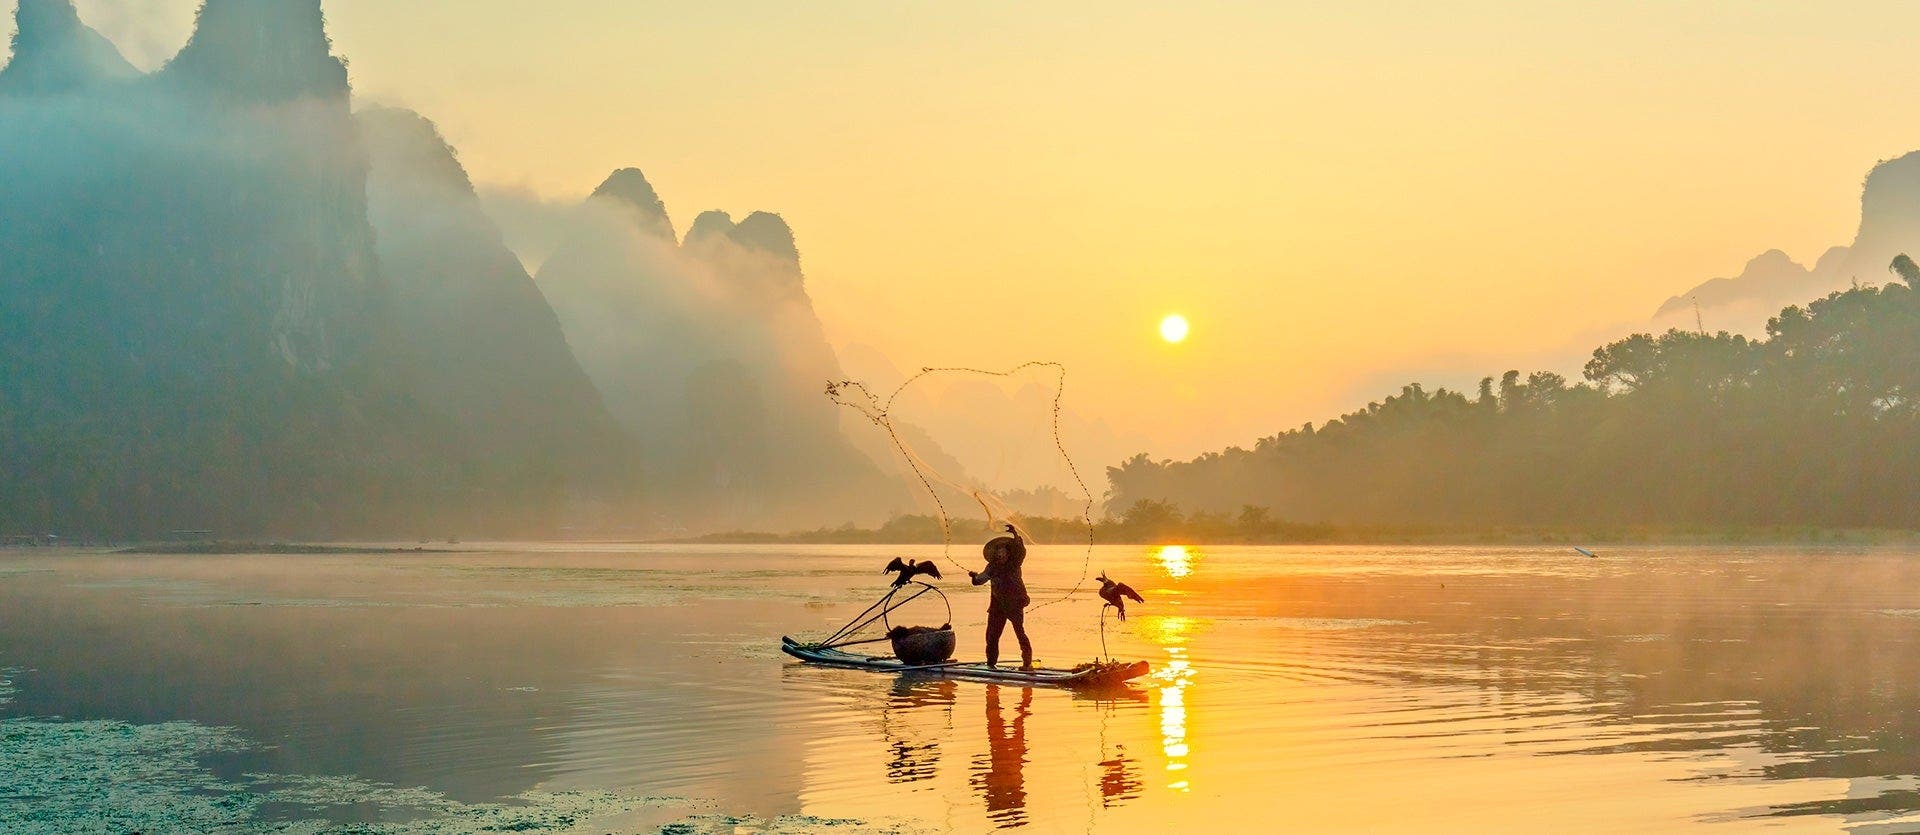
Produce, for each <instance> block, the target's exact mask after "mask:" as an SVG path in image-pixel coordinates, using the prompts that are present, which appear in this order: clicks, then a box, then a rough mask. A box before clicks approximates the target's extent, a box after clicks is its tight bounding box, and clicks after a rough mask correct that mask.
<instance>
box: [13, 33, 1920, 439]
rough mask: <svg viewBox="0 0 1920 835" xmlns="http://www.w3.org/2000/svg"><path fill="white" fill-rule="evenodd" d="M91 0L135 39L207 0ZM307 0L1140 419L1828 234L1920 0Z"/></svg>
mask: <svg viewBox="0 0 1920 835" xmlns="http://www.w3.org/2000/svg"><path fill="white" fill-rule="evenodd" d="M80 5H81V9H82V13H83V15H84V16H86V17H87V18H88V19H89V20H90V21H92V22H96V23H99V24H101V25H102V27H103V28H105V29H106V30H107V31H108V34H109V35H111V36H113V37H114V38H115V39H116V41H118V42H119V43H121V44H122V46H123V48H125V49H126V50H127V51H128V52H129V53H130V57H133V58H134V59H135V60H136V61H137V62H140V63H143V64H145V65H148V66H152V65H154V64H156V63H158V62H159V61H160V60H164V58H165V56H166V55H167V54H169V53H170V51H171V50H172V49H173V48H175V47H177V45H178V44H179V43H180V42H182V41H183V40H184V39H185V36H186V32H187V29H188V26H189V23H190V18H191V10H192V6H193V3H192V2H190V0H133V1H131V2H130V1H129V0H81V2H80ZM11 7H12V2H10V0H0V9H5V10H6V11H7V12H8V14H9V15H10V13H11ZM327 8H328V11H329V13H330V15H331V18H332V23H333V34H334V41H335V44H336V46H337V48H338V50H339V52H340V53H341V54H342V55H344V56H346V57H347V58H348V60H349V61H350V64H351V70H352V73H353V78H354V83H355V84H356V87H357V90H358V92H359V93H360V94H361V95H362V96H364V97H368V98H372V99H376V100H380V101H383V102H387V103H394V104H402V105H406V106H411V107H414V108H417V109H419V110H421V111H423V112H425V113H426V114H427V115H429V116H430V117H432V118H434V119H435V120H437V121H438V122H439V123H440V125H441V126H442V128H443V129H444V130H445V132H446V133H447V135H448V136H449V138H450V139H451V140H452V142H453V143H454V144H455V145H456V146H457V147H458V148H459V149H460V151H461V152H462V157H463V159H464V161H465V162H466V164H467V165H468V167H469V168H470V169H471V170H472V171H473V173H474V175H475V177H476V179H478V180H479V181H481V182H483V183H494V184H506V185H524V186H527V187H530V188H532V189H535V190H537V191H539V192H542V193H545V194H549V195H554V196H566V195H580V194H584V193H585V192H586V191H588V190H590V189H591V188H592V187H593V186H594V185H595V184H597V183H598V182H599V181H600V180H601V179H602V178H603V177H604V176H605V175H606V174H607V173H608V172H610V171H611V170H613V169H614V168H616V167H619V166H625V165H637V166H639V167H641V168H643V169H644V170H645V171H646V173H647V175H648V177H649V178H650V179H652V181H653V183H654V184H655V185H656V186H657V187H658V189H659V190H660V192H661V194H662V196H663V197H664V198H665V199H666V201H667V203H668V205H669V207H670V208H671V209H672V210H673V213H674V220H675V222H676V224H677V225H679V226H680V228H681V229H682V231H684V229H685V226H686V224H687V223H688V222H690V221H691V220H692V218H693V216H694V215H695V214H696V213H697V212H698V211H700V210H703V209H708V208H721V209H727V210H729V211H732V212H734V213H735V215H736V216H738V215H740V214H742V213H744V212H747V211H750V210H754V209H766V210H771V211H777V212H780V213H781V214H783V215H784V216H785V217H786V218H787V219H788V220H789V221H790V222H791V223H792V224H793V226H794V227H795V228H796V230H797V232H798V235H799V238H800V244H801V249H802V252H803V255H804V258H805V261H806V267H807V271H808V274H809V277H810V281H811V285H810V286H811V289H812V292H813V295H814V298H815V299H816V300H817V302H818V304H819V307H820V311H821V314H822V316H823V317H824V318H825V320H826V323H827V327H828V330H829V333H830V334H831V336H832V337H833V339H834V340H835V341H836V342H840V343H854V342H858V343H866V344H870V345H873V346H875V347H877V348H879V349H880V350H882V351H883V352H885V353H886V354H888V355H889V356H891V357H892V358H893V359H894V361H895V362H896V363H897V364H899V365H901V366H919V365H923V364H949V363H964V364H971V365H996V364H1011V363H1014V362H1017V361H1020V360H1024V359H1030V358H1052V359H1060V360H1063V361H1065V362H1067V363H1069V364H1070V365H1071V366H1072V368H1073V370H1074V377H1073V379H1072V380H1071V381H1070V383H1071V385H1072V386H1073V387H1074V388H1073V390H1072V391H1071V392H1070V398H1071V400H1072V401H1073V402H1074V403H1075V404H1076V405H1077V406H1078V407H1079V408H1080V410H1081V411H1084V412H1086V413H1088V414H1090V415H1097V416H1102V417H1105V418H1106V419H1108V420H1109V421H1110V422H1111V423H1113V424H1114V425H1116V426H1117V427H1120V428H1122V429H1124V430H1137V431H1140V432H1142V433H1144V434H1146V435H1147V436H1149V437H1152V438H1155V439H1156V440H1157V442H1158V443H1157V448H1156V449H1154V450H1152V452H1154V453H1155V454H1156V455H1187V454H1191V453H1194V452H1197V451H1200V450H1201V449H1203V448H1207V447H1217V446H1221V445H1224V444H1227V443H1250V442H1251V441H1252V440H1253V439H1254V438H1256V437H1257V436H1259V435H1263V434H1270V433H1271V432H1273V431H1275V430H1278V429H1280V428H1283V427H1290V426H1296V425H1298V424H1300V423H1301V422H1303V421H1306V420H1309V419H1312V420H1316V421H1318V420H1322V419H1325V418H1327V417H1330V416H1332V415H1333V414H1334V413H1336V412H1337V411H1339V410H1341V409H1344V408H1349V407H1353V406H1356V405H1359V404H1362V403H1364V402H1365V401H1366V400H1368V399H1373V398H1376V397H1379V396H1382V395H1384V394H1387V393H1389V392H1390V391H1392V390H1394V389H1396V388H1397V386H1398V384H1399V383H1401V382H1405V381H1407V380H1409V379H1414V378H1416V377H1418V378H1427V379H1436V378H1439V377H1440V376H1441V375H1443V374H1444V375H1445V376H1446V377H1447V378H1448V379H1454V378H1457V377H1458V376H1459V372H1460V371H1462V370H1466V371H1474V372H1482V371H1483V372H1485V373H1497V372H1499V371H1500V370H1502V369H1504V368H1507V367H1510V366H1521V367H1529V366H1531V365H1533V364H1536V363H1540V362H1547V361H1556V362H1565V360H1566V358H1567V357H1568V356H1570V352H1571V351H1572V350H1573V349H1576V348H1580V349H1586V348H1591V347H1592V346H1593V344H1595V343H1596V342H1597V341H1598V340H1599V339H1601V338H1602V337H1604V336H1607V335H1611V334H1612V333H1615V332H1617V331H1619V330H1621V329H1624V328H1625V327H1626V326H1627V325H1628V324H1629V323H1635V322H1641V321H1644V320H1645V319H1646V317H1647V316H1648V315H1650V314H1651V312H1652V311H1653V310H1654V309H1655V308H1656V307H1657V306H1658V305H1659V304H1660V303H1661V302H1662V301H1664V300H1665V299H1666V298H1667V297H1668V296H1669V295H1672V294H1673V293H1676V292H1679V291H1681V290H1684V289H1686V288H1687V287H1690V286H1692V285H1694V284H1696V283H1698V282H1699V281H1701V280H1704V279H1706V278H1710V277H1714V276H1721V275H1731V274H1733V273H1735V272H1737V271H1738V270H1739V268H1740V266H1741V265H1742V264H1743V263H1744V262H1745V261H1746V260H1747V259H1748V258H1749V257H1751V256H1753V255H1755V254H1757V253H1759V252H1761V251H1762V250H1765V249H1768V248H1773V247H1778V248H1782V249H1785V250H1787V251H1788V252H1789V253H1790V254H1792V255H1793V256H1794V257H1796V258H1798V259H1801V260H1803V261H1811V259H1813V258H1814V257H1816V256H1817V255H1818V254H1819V252H1820V251H1821V250H1823V249H1824V248H1825V247H1827V246H1829V245H1833V244H1841V243H1846V242H1847V240H1848V239H1850V238H1851V236H1852V228H1853V225H1854V223H1855V220H1856V218H1857V212H1858V203H1857V201H1858V190H1859V186H1860V182H1861V179H1862V178H1863V177H1864V175H1865V174H1866V171H1867V169H1868V168H1869V167H1870V166H1871V165H1872V164H1873V163H1874V162H1875V161H1877V160H1880V159H1883V158H1888V157H1892V156H1896V155H1899V154H1901V153H1904V152H1906V151H1908V150H1912V149H1915V148H1920V107H1917V106H1915V105H1916V101H1920V95H1916V94H1920V61H1916V60H1915V58H1914V55H1915V49H1914V44H1915V43H1916V38H1917V37H1920V4H1899V3H1855V4H1848V5H1846V6H1844V7H1841V6H1837V5H1835V4H1810V3H1752V2H1739V3H1732V2H1729V3H1717V4H1715V3H1698V2H1689V3H1643V4H1633V5H1631V6H1627V5H1625V4H1612V3H1584V4H1571V3H1548V2H1514V3H1499V4H1495V3H1468V2H1450V3H1405V4H1400V3H1313V4H1293V3H1277V2H1243V3H1227V2H1187V3H1178V4H1175V3H1130V2H1119V1H1118V0H1104V2H1099V3H1062V2H1045V3H1031V2H1027V3H1014V2H978V1H977V0H967V1H966V2H957V1H956V2H946V3H922V2H881V0H873V1H872V2H836V1H835V0H809V1H808V2H804V3H796V2H785V1H783V2H755V3H746V2H708V1H706V0H703V2H681V3H651V2H635V1H634V0H551V1H550V2H546V3H539V4H529V3H526V2H524V0H513V2H509V1H508V0H463V2H460V3H446V2H426V1H425V0H329V2H328V3H327ZM6 26H7V27H8V28H10V27H11V24H10V23H8V24H6ZM1176 310H1177V311H1180V312H1183V313H1185V314H1187V316H1188V317H1189V318H1191V319H1192V321H1193V327H1194V337H1193V339H1192V340H1191V341H1190V342H1188V343H1187V344H1186V345H1183V346H1180V347H1177V348H1174V347H1169V346H1167V345H1165V344H1163V343H1161V342H1160V341H1159V340H1158V338H1157V336H1156V326H1157V323H1158V321H1159V319H1160V317H1161V316H1162V315H1163V314H1164V313H1166V312H1168V311H1176ZM1708 324H1709V325H1711V324H1712V323H1711V322H1709V323H1708ZM1550 358H1552V359H1550ZM1562 370H1573V369H1572V368H1571V367H1570V368H1565V369H1562Z"/></svg>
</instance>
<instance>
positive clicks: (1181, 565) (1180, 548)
mask: <svg viewBox="0 0 1920 835" xmlns="http://www.w3.org/2000/svg"><path fill="white" fill-rule="evenodd" d="M1193 556H1194V555H1193V552H1192V551H1190V550H1188V548H1187V546H1185V545H1168V546H1165V547H1163V548H1161V549H1160V567H1161V568H1164V569H1166V570H1167V576H1169V577H1172V578H1174V579H1175V580H1178V579H1181V578H1183V577H1186V576H1187V575H1189V574H1192V573H1193Z"/></svg>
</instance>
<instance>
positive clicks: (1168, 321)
mask: <svg viewBox="0 0 1920 835" xmlns="http://www.w3.org/2000/svg"><path fill="white" fill-rule="evenodd" d="M1190 330H1191V328H1190V327H1189V326H1188V325H1187V317H1185V316H1182V315H1180V314H1178V313H1169V314H1167V318H1165V319H1161V320H1160V338H1161V339H1164V340H1166V341H1167V342H1169V343H1171V344H1174V345H1178V344H1180V343H1182V342H1185V341H1187V333H1188V332H1189V331H1190Z"/></svg>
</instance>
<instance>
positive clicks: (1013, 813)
mask: <svg viewBox="0 0 1920 835" xmlns="http://www.w3.org/2000/svg"><path fill="white" fill-rule="evenodd" d="M1001 690H1002V687H1001V685H998V684H989V685H987V755H986V757H985V758H984V759H985V760H986V762H985V763H984V765H985V766H986V767H985V768H984V769H982V768H981V767H980V766H981V765H982V763H981V762H980V761H979V760H978V759H976V760H975V761H974V775H973V786H974V788H975V789H978V790H979V791H980V795H981V797H983V798H984V799H985V800H986V801H987V817H988V818H990V819H992V820H993V821H994V822H995V823H997V824H999V825H1000V827H1001V828H1003V829H1004V828H1008V827H1014V826H1020V825H1022V824H1024V823H1026V822H1027V776H1026V767H1027V715H1028V714H1029V713H1032V712H1033V688H1031V687H1022V688H1020V705H1019V707H1017V708H1015V709H1014V712H1013V721H1012V722H1008V721H1007V718H1006V715H1005V714H1004V713H1003V712H1002V711H1001V709H1000V697H1001Z"/></svg>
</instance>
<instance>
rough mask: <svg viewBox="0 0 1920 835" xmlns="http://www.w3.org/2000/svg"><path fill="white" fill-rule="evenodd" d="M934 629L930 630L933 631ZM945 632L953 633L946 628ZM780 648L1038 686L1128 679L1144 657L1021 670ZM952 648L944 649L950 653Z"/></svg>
mask: <svg viewBox="0 0 1920 835" xmlns="http://www.w3.org/2000/svg"><path fill="white" fill-rule="evenodd" d="M937 632H938V630H935V631H934V634H937ZM946 634H948V635H951V634H953V633H952V632H951V631H948V632H947V633H946ZM780 650H781V651H782V652H785V653H786V654H788V655H791V656H793V657H795V658H798V659H800V660H802V661H806V662H808V663H812V664H822V665H826V666H829V667H845V668H849V669H856V670H872V671H874V672H877V673H925V674H928V675H939V676H946V677H948V678H958V679H967V680H969V681H987V682H995V683H999V684H1016V685H1025V686H1040V687H1073V688H1087V687H1102V686H1108V685H1114V684H1119V683H1121V682H1123V681H1130V680H1132V679H1136V678H1139V677H1141V676H1143V675H1146V674H1147V670H1148V669H1149V668H1148V665H1147V662H1145V661H1135V662H1132V663H1127V662H1122V661H1105V662H1094V663H1091V664H1082V665H1080V666H1078V667H1075V668H1073V669H1071V670H1060V669H1047V668H1044V667H1042V668H1038V669H1034V670H1031V671H1027V672H1022V671H1021V670H1019V669H1018V668H1016V667H1004V666H1003V667H989V666H987V665H985V664H980V663H972V662H960V661H949V662H943V663H935V664H908V663H906V662H904V661H901V660H899V659H896V658H877V657H874V656H870V655H854V654H853V653H850V652H843V651H841V650H837V649H831V648H825V647H821V646H819V645H817V644H803V643H800V642H799V641H795V640H794V639H792V638H781V639H780ZM951 652H952V650H948V653H949V654H951Z"/></svg>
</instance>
